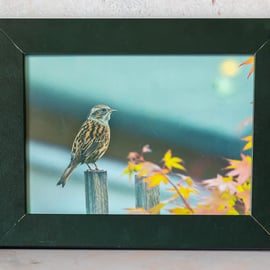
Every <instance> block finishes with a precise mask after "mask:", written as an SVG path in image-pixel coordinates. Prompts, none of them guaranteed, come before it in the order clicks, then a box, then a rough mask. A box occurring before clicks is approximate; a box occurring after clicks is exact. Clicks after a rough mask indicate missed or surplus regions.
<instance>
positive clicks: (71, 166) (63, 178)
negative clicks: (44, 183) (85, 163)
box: [57, 162, 78, 187]
mask: <svg viewBox="0 0 270 270" xmlns="http://www.w3.org/2000/svg"><path fill="white" fill-rule="evenodd" d="M77 165H78V164H73V163H72V162H70V163H69V165H68V166H67V168H66V169H65V171H64V173H63V174H62V176H61V178H60V180H59V181H58V182H57V186H60V185H62V187H64V186H65V184H66V183H67V180H68V178H69V177H70V175H71V174H72V172H73V170H74V169H75V168H76V167H77Z"/></svg>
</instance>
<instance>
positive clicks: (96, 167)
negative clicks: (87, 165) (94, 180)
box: [94, 163, 99, 171]
mask: <svg viewBox="0 0 270 270" xmlns="http://www.w3.org/2000/svg"><path fill="white" fill-rule="evenodd" d="M94 165H95V169H96V170H97V171H99V168H98V166H97V164H96V163H94Z"/></svg>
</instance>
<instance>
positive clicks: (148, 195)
mask: <svg viewBox="0 0 270 270" xmlns="http://www.w3.org/2000/svg"><path fill="white" fill-rule="evenodd" d="M143 179H144V177H137V175H135V198H136V204H135V205H136V208H144V209H145V210H149V209H151V208H153V207H155V206H156V205H158V204H159V202H160V190H159V186H156V187H152V188H147V183H144V182H143Z"/></svg>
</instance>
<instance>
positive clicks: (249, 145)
mask: <svg viewBox="0 0 270 270" xmlns="http://www.w3.org/2000/svg"><path fill="white" fill-rule="evenodd" d="M242 141H246V142H247V143H246V145H245V146H244V148H243V151H246V150H249V149H251V148H252V136H251V135H250V136H246V137H244V138H242Z"/></svg>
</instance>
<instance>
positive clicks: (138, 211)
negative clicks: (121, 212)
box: [125, 207, 149, 215]
mask: <svg viewBox="0 0 270 270" xmlns="http://www.w3.org/2000/svg"><path fill="white" fill-rule="evenodd" d="M125 210H127V211H128V213H129V214H134V215H148V214H149V213H148V212H147V211H146V210H145V209H144V208H132V207H131V208H126V209H125Z"/></svg>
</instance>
